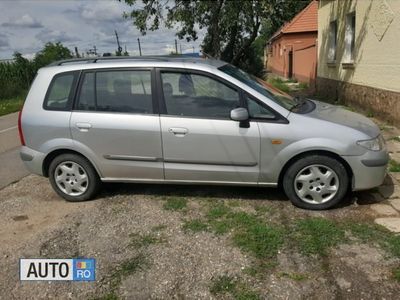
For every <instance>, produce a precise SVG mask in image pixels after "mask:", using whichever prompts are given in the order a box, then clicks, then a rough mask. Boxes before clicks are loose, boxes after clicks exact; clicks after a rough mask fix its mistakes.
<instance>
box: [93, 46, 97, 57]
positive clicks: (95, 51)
mask: <svg viewBox="0 0 400 300" xmlns="http://www.w3.org/2000/svg"><path fill="white" fill-rule="evenodd" d="M93 50H94V55H96V56H97V48H96V45H94V46H93Z"/></svg>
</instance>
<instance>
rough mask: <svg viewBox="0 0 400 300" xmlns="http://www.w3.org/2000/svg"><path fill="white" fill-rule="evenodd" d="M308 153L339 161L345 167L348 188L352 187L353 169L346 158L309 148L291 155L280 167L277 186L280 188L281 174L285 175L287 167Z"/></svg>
mask: <svg viewBox="0 0 400 300" xmlns="http://www.w3.org/2000/svg"><path fill="white" fill-rule="evenodd" d="M309 155H321V156H328V157H331V158H334V159H336V160H338V161H339V162H341V163H342V164H343V166H344V168H345V169H346V172H347V174H348V176H349V189H351V188H352V181H353V176H354V174H353V170H352V169H351V167H350V165H349V164H348V163H347V161H346V160H344V159H343V158H342V157H341V156H340V155H338V154H336V153H334V152H331V151H327V150H310V151H305V152H302V153H299V154H296V155H295V156H293V157H292V158H290V159H289V160H288V161H287V162H286V163H285V165H284V166H283V168H282V169H281V172H280V173H279V178H278V186H279V187H280V188H282V181H283V176H284V175H285V173H286V171H287V169H288V168H289V167H290V166H291V165H292V164H293V163H294V162H296V161H298V160H299V159H301V158H303V157H306V156H309Z"/></svg>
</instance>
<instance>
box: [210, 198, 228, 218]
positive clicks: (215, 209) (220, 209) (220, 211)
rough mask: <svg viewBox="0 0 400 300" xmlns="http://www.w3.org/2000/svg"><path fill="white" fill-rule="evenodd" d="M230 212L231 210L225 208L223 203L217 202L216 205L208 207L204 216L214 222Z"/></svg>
mask: <svg viewBox="0 0 400 300" xmlns="http://www.w3.org/2000/svg"><path fill="white" fill-rule="evenodd" d="M230 211H231V209H230V208H229V207H227V206H226V205H225V204H224V203H218V202H217V203H213V204H212V205H211V206H210V208H209V210H208V212H207V214H206V216H207V218H208V219H209V220H215V219H218V218H221V217H223V216H225V215H226V214H227V213H229V212H230Z"/></svg>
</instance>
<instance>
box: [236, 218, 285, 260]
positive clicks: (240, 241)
mask: <svg viewBox="0 0 400 300" xmlns="http://www.w3.org/2000/svg"><path fill="white" fill-rule="evenodd" d="M237 218H238V219H239V220H238V221H240V222H243V223H238V226H237V228H236V230H235V233H234V235H233V241H234V243H235V244H236V245H237V246H238V247H239V248H241V249H242V250H244V251H246V252H249V253H250V254H252V255H254V256H255V257H257V258H273V257H275V256H276V254H277V253H278V250H279V249H280V248H281V247H282V245H283V242H284V235H283V232H282V230H280V229H279V228H276V227H274V226H271V225H266V224H265V223H264V222H262V221H261V220H259V219H255V220H253V219H252V218H249V217H248V216H245V214H244V213H242V214H241V215H239V216H237Z"/></svg>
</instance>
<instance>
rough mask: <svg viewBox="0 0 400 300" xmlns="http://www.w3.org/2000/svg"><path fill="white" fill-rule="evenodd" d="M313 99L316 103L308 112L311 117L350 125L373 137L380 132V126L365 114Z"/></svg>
mask: <svg viewBox="0 0 400 300" xmlns="http://www.w3.org/2000/svg"><path fill="white" fill-rule="evenodd" d="M311 101H312V102H314V103H315V105H316V107H315V109H314V110H313V111H311V112H310V113H308V114H306V115H307V116H309V117H311V118H315V119H320V120H324V121H328V122H332V123H335V124H339V125H343V126H348V127H351V128H353V129H356V130H358V131H361V132H362V133H365V134H366V135H368V136H369V137H371V138H375V137H377V136H378V135H379V133H380V129H379V127H378V126H377V125H376V124H375V123H374V122H372V121H371V120H370V119H368V118H367V117H364V116H363V115H360V114H357V113H354V112H352V111H350V110H347V109H345V108H342V107H340V106H336V105H331V104H327V103H324V102H320V101H316V100H311Z"/></svg>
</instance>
